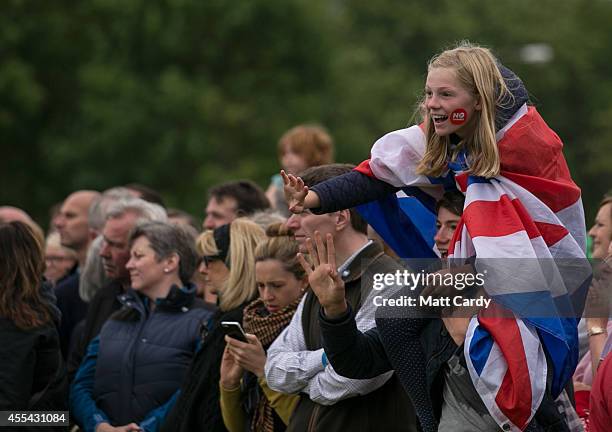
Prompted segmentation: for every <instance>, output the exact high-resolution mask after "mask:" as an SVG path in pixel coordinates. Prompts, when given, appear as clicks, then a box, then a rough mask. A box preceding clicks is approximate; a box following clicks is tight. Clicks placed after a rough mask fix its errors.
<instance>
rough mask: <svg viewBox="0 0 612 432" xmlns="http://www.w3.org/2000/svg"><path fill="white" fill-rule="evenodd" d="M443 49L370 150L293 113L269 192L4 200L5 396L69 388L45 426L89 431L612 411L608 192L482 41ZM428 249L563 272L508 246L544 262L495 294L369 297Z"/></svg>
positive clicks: (498, 422)
mask: <svg viewBox="0 0 612 432" xmlns="http://www.w3.org/2000/svg"><path fill="white" fill-rule="evenodd" d="M427 72H428V74H427V79H426V83H425V92H424V97H423V100H422V101H420V102H419V105H418V113H419V115H420V116H421V118H422V123H420V124H418V125H415V126H412V127H410V128H406V129H402V130H398V131H394V132H391V133H389V134H387V135H385V136H384V137H382V138H381V139H380V140H378V141H377V142H376V143H375V144H374V146H373V148H372V153H371V157H370V159H368V160H367V161H365V162H363V163H361V164H360V165H359V166H357V167H355V166H354V165H349V164H338V163H333V154H334V153H333V140H332V138H331V137H330V135H329V134H328V133H327V131H326V130H325V129H324V128H322V127H320V126H317V125H299V126H296V127H294V128H292V129H290V130H289V131H287V132H286V133H285V134H283V136H282V137H281V138H280V139H279V144H278V157H279V162H280V166H281V168H282V170H281V172H280V174H277V175H275V176H273V177H272V179H271V183H270V186H269V187H268V190H267V191H266V192H264V191H263V190H262V189H261V188H260V187H259V186H257V185H256V184H255V183H254V182H252V181H249V180H238V181H230V182H226V183H221V184H218V185H215V186H213V187H212V188H210V190H209V191H208V201H207V203H206V205H205V206H204V214H202V215H199V218H198V217H194V216H192V215H190V214H188V213H186V212H183V211H181V210H179V209H171V208H167V207H166V206H165V204H164V201H163V199H162V197H161V196H160V195H159V194H158V193H156V192H155V191H154V190H152V189H150V188H148V187H145V186H143V185H139V184H128V185H123V186H118V187H114V188H111V189H108V190H105V191H102V192H98V191H93V190H79V191H75V192H73V193H71V194H70V195H68V196H67V197H65V199H64V200H63V201H62V203H61V204H59V205H58V206H56V207H54V209H52V214H51V218H50V223H49V230H48V233H47V235H46V237H45V234H44V232H43V230H42V229H41V228H40V227H39V226H38V225H37V224H36V222H34V220H33V219H32V218H31V217H30V216H28V215H27V213H26V212H24V211H23V210H21V209H18V208H15V207H9V206H4V207H0V257H1V259H0V323H1V326H0V341H1V342H2V345H3V346H2V350H0V411H15V412H16V411H68V412H69V414H70V416H69V419H67V420H68V423H69V424H68V425H62V426H59V425H58V426H45V427H40V426H39V427H32V430H45V428H46V430H74V431H76V430H80V431H86V432H110V431H117V432H119V431H122V432H134V431H147V432H153V431H168V432H169V431H177V432H187V431H230V432H236V431H264V432H272V431H283V430H288V431H323V430H325V431H328V430H331V431H336V430H343V429H347V430H357V431H375V430H376V431H379V430H380V431H442V432H450V431H465V432H468V431H496V430H504V431H506V430H508V431H509V430H516V431H518V430H526V431H582V430H586V431H588V432H600V431H606V430H609V425H610V424H612V391H611V390H610V389H611V388H612V354H610V351H612V336H610V334H612V320H610V307H611V302H610V299H611V298H612V295H610V294H611V293H612V286H611V282H612V270H611V268H610V266H611V265H612V264H611V260H612V242H611V240H612V195H606V196H605V197H604V199H603V200H602V202H601V204H600V207H599V210H598V212H597V216H596V220H595V223H594V225H593V227H592V228H591V229H590V230H589V231H588V233H587V231H586V229H585V224H586V221H585V220H584V213H583V210H582V204H581V201H580V191H579V189H578V187H577V186H576V185H575V184H574V183H573V182H572V180H571V177H570V174H569V170H568V167H567V165H566V164H565V160H564V158H563V155H562V144H561V142H560V140H559V138H558V137H557V136H556V134H554V132H552V131H551V130H550V129H549V128H548V126H547V125H546V124H545V123H544V121H543V120H542V118H541V117H540V116H539V115H538V114H537V111H536V110H535V108H533V107H532V106H530V105H529V101H528V92H527V90H526V88H525V86H524V84H523V83H522V82H521V80H520V79H519V78H518V77H517V76H516V75H515V74H514V73H513V72H512V71H510V70H509V69H507V68H506V67H504V66H503V65H502V64H501V63H500V62H499V61H498V60H497V59H496V58H495V57H493V56H492V54H491V53H490V51H489V50H487V49H484V48H481V47H478V46H474V45H470V44H466V43H463V44H460V45H458V46H457V47H455V48H454V49H451V50H446V51H444V52H442V53H440V54H439V55H436V56H435V57H434V58H432V60H431V61H430V62H429V64H428V69H427ZM389 197H391V198H392V199H391V200H390V199H389ZM409 197H411V199H413V200H415V201H416V202H418V206H415V205H413V204H414V203H413V204H411V206H409V207H405V206H402V205H401V204H398V203H399V202H400V200H401V199H404V198H409ZM372 202H380V205H381V212H379V214H382V215H383V216H384V217H383V219H384V222H385V223H387V224H388V225H389V226H390V227H389V229H388V230H387V229H385V230H383V229H381V228H380V227H381V226H382V225H380V223H381V222H380V221H374V220H372V219H371V217H372V212H364V210H363V205H365V204H366V203H372ZM392 212H395V213H393V214H398V215H400V216H401V217H400V219H401V223H402V224H404V225H397V224H396V222H395V219H393V218H392V217H391V216H392ZM417 213H419V214H420V215H428V217H424V218H416V217H415V215H416V214H417ZM411 218H414V220H413V219H411ZM198 219H200V220H202V222H201V223H199V222H198ZM434 222H435V225H434ZM406 223H408V225H405V224H406ZM428 224H429V225H431V227H430V228H431V229H429V230H427V229H423V226H425V225H428ZM372 227H376V229H374V230H373V229H372ZM376 231H378V233H377V232H376ZM394 231H402V234H403V235H404V236H403V237H402V238H403V239H404V240H403V242H404V243H406V242H408V244H407V245H405V246H407V247H406V248H402V250H401V251H399V250H392V248H391V247H390V246H389V245H392V244H393V241H392V239H391V238H389V237H388V236H389V233H391V234H393V232H394ZM407 234H408V235H407ZM406 235H407V236H406ZM587 235H588V236H589V237H590V238H591V240H592V251H589V252H590V256H591V258H592V259H593V270H592V274H591V267H590V266H589V267H588V268H589V271H588V272H586V273H585V269H584V266H582V265H581V263H582V262H586V257H587V251H586V242H585V239H586V237H587ZM406 239H408V240H406ZM412 241H414V244H413V243H411V242H412ZM419 242H420V243H419ZM421 243H422V244H425V245H426V247H425V249H428V250H427V254H426V255H425V254H424V253H423V248H421V247H419V248H417V244H421ZM431 257H435V259H436V260H437V261H438V263H439V265H438V267H436V268H433V267H430V268H428V270H427V271H428V272H431V273H439V274H441V275H449V274H456V273H457V272H458V271H459V270H458V269H461V271H464V272H465V271H469V272H472V273H474V272H476V271H477V270H478V269H479V267H478V266H479V265H480V264H479V263H480V262H483V260H485V261H484V262H486V260H487V259H492V258H494V259H500V260H504V261H503V262H504V265H505V266H510V264H508V262H511V261H512V259H520V260H525V259H532V260H534V261H541V260H543V259H552V260H553V262H555V264H554V268H553V269H554V273H555V274H559V275H560V276H559V279H555V278H554V277H553V279H554V283H553V284H552V285H554V286H553V287H552V288H550V289H549V290H548V291H547V290H546V289H544V288H542V287H541V286H540V285H537V284H538V283H539V281H538V280H535V279H533V278H532V273H528V271H527V270H526V269H525V268H520V269H519V268H517V267H507V268H504V271H505V272H506V273H505V276H506V278H508V276H509V275H512V276H513V277H514V276H515V274H516V273H521V272H525V273H526V274H527V273H528V274H529V277H525V278H523V280H521V279H520V278H518V277H517V278H515V279H513V280H512V282H513V284H514V285H513V287H512V289H511V290H510V291H508V285H507V284H500V285H496V284H490V285H489V284H485V285H484V287H481V289H480V290H479V291H478V292H477V294H478V295H479V296H487V297H489V298H491V299H492V300H493V307H490V308H478V309H469V312H466V311H465V310H461V311H460V309H461V308H459V307H446V308H431V307H418V306H417V307H409V306H405V307H402V308H397V307H391V306H388V305H387V306H384V307H381V306H378V305H377V303H376V302H375V301H373V298H374V296H375V295H377V294H378V292H377V290H376V289H374V288H373V287H374V285H375V284H374V281H375V279H376V277H377V276H378V275H394V274H398V273H401V272H406V271H407V272H417V271H418V270H417V269H416V268H411V266H410V261H404V260H402V258H403V259H410V258H431ZM560 259H564V260H572V266H571V268H572V270H571V272H570V273H571V274H567V272H566V268H567V267H566V266H562V265H561V264H557V263H556V262H557V261H556V260H560ZM457 261H460V262H461V266H458V267H453V266H452V265H451V264H452V263H454V262H457ZM521 263H524V261H521ZM521 265H523V266H524V264H521ZM509 269H511V271H512V272H513V273H510V272H508V271H509ZM489 270H491V271H490V273H491V274H494V273H495V271H496V270H495V269H489ZM587 273H588V274H587ZM525 279H528V280H527V282H525ZM391 285H392V286H390V288H391V289H390V292H392V293H393V294H391V295H390V300H396V301H399V299H402V298H411V299H415V298H418V297H419V296H423V295H425V293H429V294H430V295H431V294H436V295H438V296H440V295H441V293H442V291H441V287H440V286H435V285H434V286H427V285H421V286H418V287H417V288H416V289H415V288H414V287H412V288H407V287H402V286H400V285H399V284H397V283H394V284H391ZM523 285H526V288H525V290H523V291H521V289H522V286H523ZM536 285H537V287H538V288H537V289H536V288H535V286H536ZM549 285H551V284H549ZM549 285H548V286H549ZM451 288H452V287H451ZM512 290H515V291H512ZM534 292H536V293H535V294H534ZM536 295H537V297H536ZM525 298H527V299H528V300H527V301H528V302H529V303H530V304H533V303H536V304H539V305H540V306H541V305H545V306H544V307H545V308H546V310H547V312H550V311H551V310H552V311H554V312H555V313H554V314H550V315H546V316H543V315H542V316H541V315H536V316H534V315H533V311H534V310H537V309H533V308H532V309H529V308H527V309H528V310H527V309H525V300H524V299H525ZM536 299H537V301H536ZM568 304H569V305H570V306H567V305H568ZM563 305H565V306H563ZM568 308H569V309H568ZM434 309H435V310H434ZM561 310H562V311H563V313H561V312H559V311H561ZM540 311H541V309H540ZM557 312H558V313H557ZM27 428H28V427H24V426H22V427H20V429H19V430H27Z"/></svg>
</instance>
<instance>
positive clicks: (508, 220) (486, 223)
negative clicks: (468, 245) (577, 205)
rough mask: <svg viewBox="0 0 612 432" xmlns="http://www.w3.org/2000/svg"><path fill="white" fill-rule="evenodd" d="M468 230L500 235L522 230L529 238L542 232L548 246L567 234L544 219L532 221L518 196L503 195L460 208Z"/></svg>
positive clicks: (471, 233) (481, 233) (472, 232)
mask: <svg viewBox="0 0 612 432" xmlns="http://www.w3.org/2000/svg"><path fill="white" fill-rule="evenodd" d="M463 218H464V220H465V223H466V225H467V228H468V232H469V233H470V235H471V236H472V238H474V237H478V236H485V237H501V236H505V235H509V234H514V233H516V232H519V231H525V232H526V233H527V236H529V238H530V239H534V238H536V237H540V236H542V238H543V239H544V242H546V245H547V246H552V245H554V244H555V243H557V242H558V241H559V240H561V239H562V238H563V237H565V236H566V235H567V234H569V231H568V230H567V229H566V228H565V227H563V226H561V225H555V224H550V223H546V222H534V221H533V220H532V219H531V216H530V215H529V212H528V211H527V209H526V208H525V206H523V204H522V203H521V202H520V201H519V200H518V199H514V200H510V198H508V196H507V195H502V197H501V198H500V200H499V201H474V202H472V203H471V204H470V205H469V206H468V207H467V208H466V209H465V211H464V212H463Z"/></svg>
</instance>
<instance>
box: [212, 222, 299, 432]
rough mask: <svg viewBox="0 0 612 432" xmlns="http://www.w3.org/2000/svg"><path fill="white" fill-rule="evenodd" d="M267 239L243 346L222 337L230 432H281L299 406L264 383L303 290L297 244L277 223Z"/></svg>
mask: <svg viewBox="0 0 612 432" xmlns="http://www.w3.org/2000/svg"><path fill="white" fill-rule="evenodd" d="M266 234H267V235H268V239H267V240H266V241H264V242H263V243H260V244H259V245H258V246H257V249H256V250H255V277H256V280H257V289H258V291H259V298H258V299H257V300H255V301H253V302H252V303H251V304H249V305H248V306H247V307H246V308H245V309H244V314H243V327H244V330H245V331H246V339H247V341H246V342H241V341H240V340H237V339H236V338H233V337H230V336H226V337H225V340H226V341H227V346H226V348H225V352H224V353H223V360H222V362H221V379H220V381H219V387H220V391H221V412H222V414H223V421H224V423H225V426H226V427H227V429H228V430H229V431H230V432H238V431H245V430H249V431H258V432H259V431H264V432H274V431H284V430H285V429H286V427H287V424H288V423H289V418H290V417H291V414H292V413H293V410H294V408H295V406H296V405H297V403H298V401H299V397H298V396H297V395H286V394H281V393H277V392H275V391H273V390H271V389H270V388H269V387H268V384H267V383H266V378H265V374H264V366H265V364H266V350H267V348H268V347H269V346H270V344H271V343H272V342H273V341H274V340H275V339H276V338H277V337H278V335H280V333H281V332H282V331H283V330H284V328H285V327H287V325H288V324H289V323H290V322H291V318H292V317H293V314H294V313H295V311H296V309H297V306H298V304H299V302H300V299H301V298H302V294H303V293H304V291H305V290H306V288H307V287H308V280H307V277H306V273H305V272H304V269H303V268H302V266H301V265H300V263H299V262H298V260H297V253H298V244H297V242H296V241H295V240H294V239H293V238H292V237H290V235H291V233H290V232H289V231H288V230H287V228H286V227H285V226H284V225H282V224H275V225H272V226H270V227H269V228H268V230H267V232H266Z"/></svg>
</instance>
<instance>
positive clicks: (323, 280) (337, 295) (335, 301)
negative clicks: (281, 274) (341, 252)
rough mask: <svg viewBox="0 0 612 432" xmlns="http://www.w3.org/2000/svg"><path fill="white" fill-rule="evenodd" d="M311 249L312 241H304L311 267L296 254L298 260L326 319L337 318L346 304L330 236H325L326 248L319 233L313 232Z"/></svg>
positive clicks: (300, 255)
mask: <svg viewBox="0 0 612 432" xmlns="http://www.w3.org/2000/svg"><path fill="white" fill-rule="evenodd" d="M314 242H315V246H316V251H315V248H314V247H313V244H312V239H311V238H308V239H306V248H307V250H308V254H309V255H310V258H311V260H312V262H313V264H312V265H311V264H310V263H308V262H307V261H306V259H305V258H304V256H303V255H302V254H301V253H300V254H298V260H299V261H300V264H301V265H302V267H303V268H304V271H305V272H306V274H307V275H308V282H309V283H310V288H311V289H312V291H313V292H314V293H315V295H316V296H317V298H318V299H319V303H320V304H321V306H322V307H323V309H324V311H325V315H327V317H328V318H335V317H338V316H340V315H342V314H344V313H345V312H346V309H347V307H348V306H347V304H346V299H345V298H344V281H343V280H342V278H341V277H340V275H339V274H338V268H337V267H336V251H335V248H334V240H333V237H332V235H331V234H327V237H326V243H327V248H326V247H325V245H324V244H323V239H322V238H321V233H320V232H319V231H315V233H314Z"/></svg>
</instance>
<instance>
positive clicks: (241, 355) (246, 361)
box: [225, 334, 267, 378]
mask: <svg viewBox="0 0 612 432" xmlns="http://www.w3.org/2000/svg"><path fill="white" fill-rule="evenodd" d="M246 337H247V340H248V343H245V342H240V341H239V340H237V339H233V338H231V337H229V336H225V340H226V341H227V349H228V350H229V352H230V353H231V355H232V356H233V358H234V359H235V361H236V363H237V364H238V365H240V367H241V368H244V369H246V370H248V371H249V372H252V373H253V374H255V375H257V378H261V377H263V376H264V368H265V366H266V359H267V357H266V352H265V351H264V349H263V346H262V345H261V342H260V341H259V339H257V336H255V335H253V334H247V335H246Z"/></svg>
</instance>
